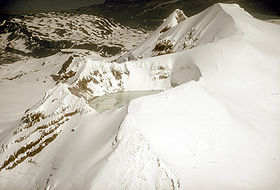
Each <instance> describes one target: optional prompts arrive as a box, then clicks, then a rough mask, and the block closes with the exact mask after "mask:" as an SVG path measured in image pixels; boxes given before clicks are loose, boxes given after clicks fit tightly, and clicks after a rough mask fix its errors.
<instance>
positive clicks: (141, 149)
mask: <svg viewBox="0 0 280 190" xmlns="http://www.w3.org/2000/svg"><path fill="white" fill-rule="evenodd" d="M178 15H181V16H180V18H182V19H179V20H180V22H177V21H178V19H176V17H178ZM166 26H169V27H168V28H169V29H168V30H166V31H164V32H160V31H162V29H163V28H165V27H166ZM162 40H169V41H170V43H172V47H171V48H167V49H164V48H163V51H160V52H155V51H153V49H154V48H155V47H156V45H157V44H158V43H159V41H162ZM184 44H185V45H184ZM279 44H280V26H279V25H276V24H273V23H269V22H266V21H261V20H257V19H255V18H253V17H252V16H251V15H249V14H248V13H247V12H245V11H244V10H243V9H242V8H240V7H239V6H238V5H236V4H214V5H213V6H212V7H210V8H208V9H206V10H205V11H203V12H201V13H200V14H198V15H195V16H193V17H190V18H186V17H185V16H184V15H183V13H182V12H181V11H180V10H176V11H175V12H174V13H172V14H171V15H170V16H169V17H168V18H167V19H166V20H165V22H164V23H163V24H162V25H161V26H160V28H159V29H158V30H156V31H155V32H154V33H153V34H152V35H151V37H150V38H149V39H147V40H146V41H144V42H143V43H142V44H140V45H139V46H137V47H135V48H134V49H132V50H131V51H130V52H128V53H127V54H124V55H123V56H122V57H120V59H119V60H118V61H119V62H121V63H116V62H110V61H108V60H104V59H103V60H102V58H100V57H98V56H97V55H95V54H90V55H89V53H87V52H83V51H81V52H79V51H75V52H67V53H68V54H65V53H63V52H62V53H59V54H57V55H54V56H51V57H46V58H42V59H31V60H27V61H25V62H24V61H20V62H17V63H14V64H11V65H2V66H1V68H0V74H1V82H0V100H1V102H0V108H1V109H0V125H1V127H0V144H1V145H2V146H1V151H0V189H22V190H25V189H49V190H50V189H59V190H61V189H140V190H142V189H173V190H174V189H191V190H264V189H265V190H278V189H280V117H279V115H280V49H279ZM169 47H170V46H169ZM159 49H161V48H160V47H159ZM166 50H167V51H166ZM164 54H166V55H164ZM128 59H129V60H130V61H128ZM38 63H39V64H38ZM42 63H45V64H42ZM21 73H23V75H21V76H18V75H19V74H21ZM51 75H52V77H50V76H51ZM15 76H17V77H15ZM37 78H38V80H39V81H37V80H36V79H37ZM43 80H46V82H42V81H43ZM136 90H164V92H161V93H158V94H154V95H149V96H144V97H140V98H137V99H134V100H132V101H131V102H130V103H129V104H128V105H125V106H123V107H121V108H118V107H116V108H114V109H111V110H107V111H105V112H102V113H99V112H97V111H96V110H94V108H92V107H90V106H89V103H90V102H91V101H92V99H94V98H96V97H100V96H102V95H105V94H110V93H116V92H121V91H136ZM31 92H32V93H31ZM43 94H45V95H44V97H43ZM42 97H43V98H42ZM40 99H41V100H40Z"/></svg>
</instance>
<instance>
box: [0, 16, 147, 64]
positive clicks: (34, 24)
mask: <svg viewBox="0 0 280 190" xmlns="http://www.w3.org/2000/svg"><path fill="white" fill-rule="evenodd" d="M146 37H147V33H146V32H145V31H144V30H143V31H141V30H136V29H131V28H129V27H126V26H123V25H120V24H119V23H116V22H114V21H112V20H108V19H105V18H102V17H97V16H93V15H86V14H74V13H59V12H49V13H37V14H29V15H21V16H11V17H8V18H7V19H4V20H3V21H2V23H1V25H0V41H1V43H0V51H1V56H0V61H1V64H3V63H10V62H14V61H15V60H17V59H20V58H22V57H26V56H28V57H29V56H32V57H36V58H40V57H46V56H49V55H54V54H56V53H57V52H59V51H60V49H65V48H72V49H86V50H91V51H95V52H97V53H98V54H99V55H101V56H103V57H111V56H114V55H117V54H120V53H122V52H125V51H127V50H129V49H131V48H132V43H131V41H133V42H134V44H133V45H137V44H139V43H140V42H141V41H143V40H144V39H145V38H146Z"/></svg>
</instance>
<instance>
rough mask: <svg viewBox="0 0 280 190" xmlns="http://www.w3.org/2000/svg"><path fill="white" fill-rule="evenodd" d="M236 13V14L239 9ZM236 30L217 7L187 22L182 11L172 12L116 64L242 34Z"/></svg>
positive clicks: (220, 8) (220, 7)
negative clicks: (157, 27)
mask: <svg viewBox="0 0 280 190" xmlns="http://www.w3.org/2000/svg"><path fill="white" fill-rule="evenodd" d="M236 9H237V11H238V9H239V8H238V7H236ZM241 14H247V13H243V12H241ZM178 18H181V19H178ZM237 27H238V26H237V25H236V24H235V22H234V20H233V18H232V16H231V15H230V14H229V13H227V12H226V10H225V9H224V7H222V5H221V4H216V5H214V6H212V7H210V8H208V9H206V10H205V11H203V12H201V13H200V14H198V15H195V16H193V17H191V18H186V17H185V16H184V15H183V13H182V11H180V10H175V11H174V12H173V13H172V14H171V15H170V16H169V17H168V18H167V19H166V20H165V21H164V23H163V24H162V25H161V26H160V27H159V29H157V30H156V31H155V32H154V33H153V34H152V35H151V36H150V37H149V38H148V39H147V40H145V41H144V42H143V43H142V44H140V45H138V46H136V47H135V48H133V49H132V50H130V51H129V52H127V53H125V54H124V55H122V56H121V57H120V58H119V59H118V62H123V61H125V60H137V59H141V58H147V57H153V56H158V55H164V54H170V53H175V52H179V51H182V50H189V49H192V48H193V47H195V46H198V45H203V44H207V43H211V42H214V41H217V40H219V39H222V38H226V37H228V36H231V35H232V34H237V33H239V30H242V28H237Z"/></svg>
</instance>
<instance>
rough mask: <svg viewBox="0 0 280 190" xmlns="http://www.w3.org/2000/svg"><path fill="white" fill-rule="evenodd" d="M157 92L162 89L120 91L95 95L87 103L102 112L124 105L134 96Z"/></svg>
mask: <svg viewBox="0 0 280 190" xmlns="http://www.w3.org/2000/svg"><path fill="white" fill-rule="evenodd" d="M159 92H162V90H139V91H121V92H116V93H111V94H105V95H103V96H99V97H95V98H94V99H93V100H91V101H90V102H89V105H90V106H91V107H93V108H94V109H95V110H96V111H98V112H104V111H106V110H111V109H114V108H120V107H122V106H125V105H127V104H129V102H130V101H131V100H133V99H135V98H139V97H142V96H147V95H152V94H157V93H159Z"/></svg>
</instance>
